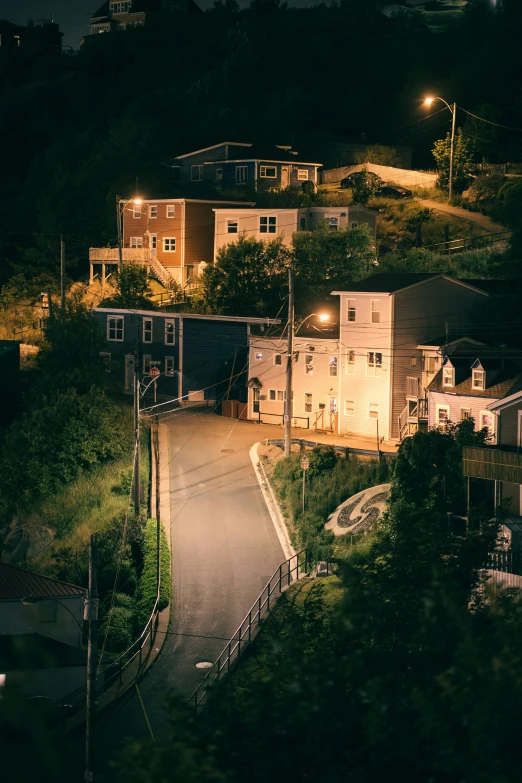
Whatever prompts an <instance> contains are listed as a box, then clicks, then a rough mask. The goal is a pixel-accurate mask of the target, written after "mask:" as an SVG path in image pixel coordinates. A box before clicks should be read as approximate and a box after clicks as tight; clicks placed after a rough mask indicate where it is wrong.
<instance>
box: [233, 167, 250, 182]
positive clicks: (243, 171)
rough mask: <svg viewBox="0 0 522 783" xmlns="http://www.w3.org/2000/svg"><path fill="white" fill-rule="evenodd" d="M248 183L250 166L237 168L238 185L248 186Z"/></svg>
mask: <svg viewBox="0 0 522 783" xmlns="http://www.w3.org/2000/svg"><path fill="white" fill-rule="evenodd" d="M247 182H248V166H236V185H246V183H247Z"/></svg>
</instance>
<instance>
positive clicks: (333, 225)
mask: <svg viewBox="0 0 522 783" xmlns="http://www.w3.org/2000/svg"><path fill="white" fill-rule="evenodd" d="M324 219H325V220H326V225H327V226H328V229H329V231H339V215H325V217H324Z"/></svg>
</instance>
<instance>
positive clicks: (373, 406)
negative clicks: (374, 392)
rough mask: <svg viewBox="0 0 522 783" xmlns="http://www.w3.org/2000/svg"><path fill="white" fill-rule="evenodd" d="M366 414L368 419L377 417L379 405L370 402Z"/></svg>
mask: <svg viewBox="0 0 522 783" xmlns="http://www.w3.org/2000/svg"><path fill="white" fill-rule="evenodd" d="M368 416H369V417H370V419H378V418H379V405H378V404H377V403H376V402H371V403H370V406H369V410H368Z"/></svg>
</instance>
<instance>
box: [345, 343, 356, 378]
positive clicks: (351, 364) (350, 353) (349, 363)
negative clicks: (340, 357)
mask: <svg viewBox="0 0 522 783" xmlns="http://www.w3.org/2000/svg"><path fill="white" fill-rule="evenodd" d="M352 356H353V361H350V357H352ZM350 367H351V368H352V370H351V371H350ZM345 374H346V375H355V350H354V349H353V348H347V349H346V365H345Z"/></svg>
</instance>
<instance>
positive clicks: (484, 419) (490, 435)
mask: <svg viewBox="0 0 522 783" xmlns="http://www.w3.org/2000/svg"><path fill="white" fill-rule="evenodd" d="M479 428H480V429H486V430H487V435H486V440H493V439H494V437H495V414H494V413H492V412H491V411H480V413H479Z"/></svg>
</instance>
